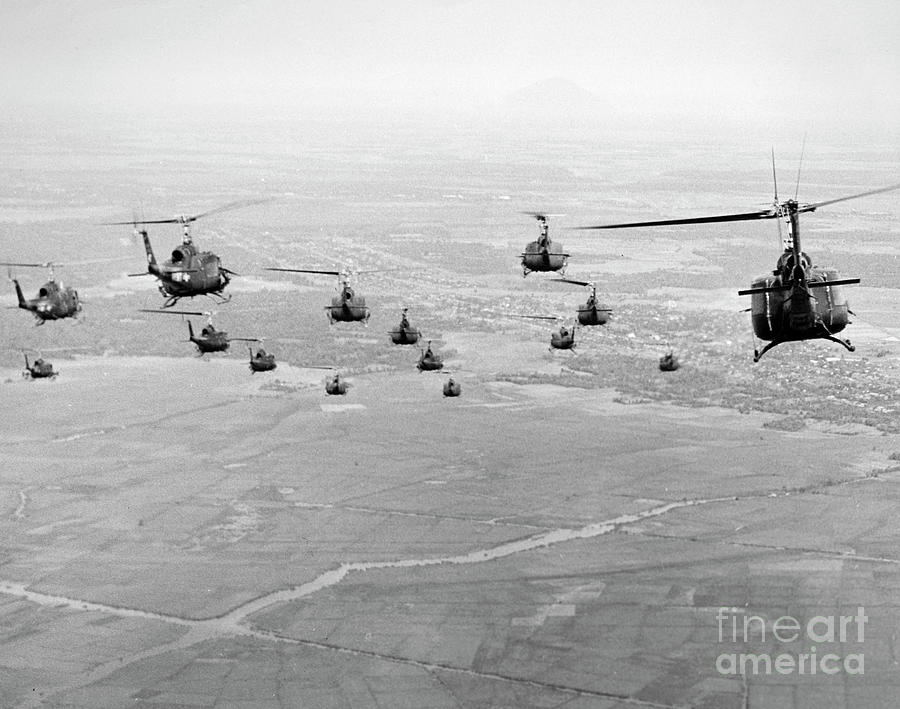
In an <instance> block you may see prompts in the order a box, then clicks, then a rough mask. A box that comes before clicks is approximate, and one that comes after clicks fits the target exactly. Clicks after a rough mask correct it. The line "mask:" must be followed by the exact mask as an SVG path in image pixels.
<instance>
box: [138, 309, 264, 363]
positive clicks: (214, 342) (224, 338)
mask: <svg viewBox="0 0 900 709" xmlns="http://www.w3.org/2000/svg"><path fill="white" fill-rule="evenodd" d="M139 312H142V313H158V314H163V315H206V317H207V320H206V325H205V326H204V328H203V329H202V330H201V331H200V335H199V336H198V335H195V334H194V326H193V324H192V323H191V321H190V320H188V340H189V341H190V342H193V343H194V344H195V345H197V350H198V351H199V353H200V354H201V355H203V354H206V353H208V352H225V351H226V350H227V349H228V348H229V346H230V345H231V343H232V342H258V341H259V338H257V337H228V333H227V332H225V331H224V330H217V329H216V328H215V326H214V325H213V323H212V316H213V314H212V313H201V312H199V311H193V310H146V309H141V310H140V311H139Z"/></svg>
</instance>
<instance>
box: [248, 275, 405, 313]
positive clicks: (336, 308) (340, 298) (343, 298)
mask: <svg viewBox="0 0 900 709" xmlns="http://www.w3.org/2000/svg"><path fill="white" fill-rule="evenodd" d="M265 270H266V271H281V272H284V273H324V274H327V275H329V276H337V277H338V289H339V292H338V294H337V295H336V296H334V297H333V298H332V299H331V305H326V306H325V312H326V314H327V315H328V322H329V323H331V324H334V323H335V322H363V323H366V324H368V322H369V316H370V315H371V313H370V312H369V308H368V307H366V299H365V297H363V296H361V295H357V294H356V293H355V292H354V290H353V288H352V287H351V286H350V277H351V276H356V275H359V274H361V273H379V272H380V271H383V270H386V269H374V270H370V271H349V270H347V269H344V270H341V271H320V270H317V269H311V268H267V269H265ZM389 270H390V269H389Z"/></svg>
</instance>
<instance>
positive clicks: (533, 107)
mask: <svg viewBox="0 0 900 709" xmlns="http://www.w3.org/2000/svg"><path fill="white" fill-rule="evenodd" d="M502 109H503V111H504V113H507V114H513V115H522V114H525V113H527V114H529V115H533V116H537V117H540V118H566V117H573V116H574V117H580V118H586V117H591V118H601V117H603V116H604V115H605V114H606V113H607V112H608V111H609V104H608V103H607V102H606V101H605V100H604V99H603V98H602V97H601V96H599V95H597V94H595V93H594V92H592V91H588V90H587V89H585V88H584V87H582V86H579V85H578V84H577V83H575V82H574V81H572V80H571V79H567V78H565V77H561V76H557V77H552V78H548V79H541V80H540V81H535V82H534V83H531V84H528V85H527V86H523V87H522V88H520V89H516V90H515V91H511V92H510V93H508V94H507V95H506V96H505V97H504V99H503V102H502Z"/></svg>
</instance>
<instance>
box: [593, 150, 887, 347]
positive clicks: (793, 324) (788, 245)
mask: <svg viewBox="0 0 900 709" xmlns="http://www.w3.org/2000/svg"><path fill="white" fill-rule="evenodd" d="M772 178H773V181H774V182H775V199H774V202H773V206H772V207H770V208H769V209H763V210H760V211H757V212H745V213H741V214H724V215H720V216H711V217H693V218H687V219H663V220H658V221H649V222H630V223H626V224H604V225H601V226H589V227H577V228H578V229H622V228H626V227H646V226H666V225H676V224H711V223H716V222H735V221H748V220H756V219H777V220H778V222H777V224H778V231H779V233H781V220H784V221H785V222H786V224H787V226H788V232H787V235H782V249H783V250H782V254H781V256H780V257H779V258H778V263H777V264H776V266H775V269H774V270H773V271H772V274H771V275H765V276H759V277H758V278H755V279H754V280H753V282H752V283H751V287H750V288H748V289H746V290H741V291H738V295H749V296H751V301H750V308H749V310H750V313H751V321H752V324H753V331H754V333H755V334H756V336H757V337H758V338H759V339H761V340H765V341H767V342H768V344H766V345H765V347H763V349H762V350H761V351H760V350H759V349H754V351H753V361H754V362H758V361H759V360H760V358H761V357H762V356H763V355H764V354H765V353H766V352H768V351H769V350H770V349H772V348H773V347H777V346H778V345H780V344H782V343H784V342H793V341H798V340H814V339H823V340H829V341H831V342H836V343H837V344H839V345H842V346H843V347H845V348H846V349H847V350H849V351H850V352H853V351H854V350H855V348H854V347H853V345H851V344H850V341H849V340H843V339H841V338H839V337H836V333H838V332H840V331H841V330H843V329H844V328H845V327H846V326H847V325H848V324H849V322H850V320H849V315H850V314H851V312H850V308H849V305H848V303H847V298H846V296H845V295H844V293H843V290H842V288H841V286H845V285H851V284H854V283H859V279H858V278H843V279H842V278H839V277H838V272H837V271H836V270H834V269H825V268H820V267H818V266H813V263H812V260H811V259H810V258H809V256H808V255H807V254H805V253H804V252H803V251H802V250H801V248H800V214H802V213H804V212H814V211H816V210H817V209H818V208H819V207H824V206H826V205H829V204H836V203H837V202H845V201H847V200H849V199H857V198H859V197H867V196H869V195H874V194H880V193H882V192H889V191H891V190H896V189H900V184H897V185H891V186H889V187H882V188H880V189H876V190H869V191H868V192H860V193H858V194H853V195H850V196H848V197H838V198H837V199H829V200H825V201H822V202H813V203H810V204H800V203H798V202H797V199H796V192H797V191H799V184H800V176H799V172H798V175H797V188H798V189H797V191H795V194H794V199H788V200H787V201H785V202H779V201H778V181H777V178H776V177H775V154H774V151H773V153H772ZM814 291H815V292H818V293H819V295H815V294H814Z"/></svg>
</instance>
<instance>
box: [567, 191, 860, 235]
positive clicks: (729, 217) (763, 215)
mask: <svg viewBox="0 0 900 709" xmlns="http://www.w3.org/2000/svg"><path fill="white" fill-rule="evenodd" d="M857 196H859V195H857ZM776 216H778V215H777V214H776V213H775V212H774V211H773V210H771V209H764V210H761V211H759V212H744V213H743V214H722V215H719V216H715V217H688V218H686V219H659V220H656V221H650V222H626V223H624V224H601V225H599V226H576V227H572V228H573V229H576V230H582V231H583V230H587V229H625V228H627V227H642V226H670V225H675V224H714V223H716V222H741V221H749V220H752V219H772V218H773V217H776Z"/></svg>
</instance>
